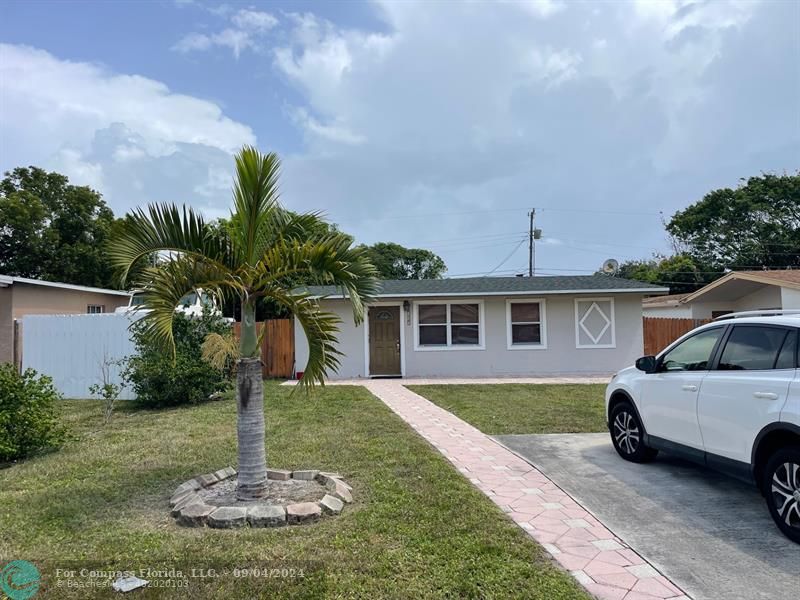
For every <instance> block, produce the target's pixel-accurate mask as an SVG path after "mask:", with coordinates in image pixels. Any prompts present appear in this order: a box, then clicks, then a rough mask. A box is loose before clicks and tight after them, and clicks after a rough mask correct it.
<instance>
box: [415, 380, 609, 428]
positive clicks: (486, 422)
mask: <svg viewBox="0 0 800 600" xmlns="http://www.w3.org/2000/svg"><path fill="white" fill-rule="evenodd" d="M605 387H606V386H605V385H602V384H526V383H503V384H495V385H489V384H466V385H411V386H408V389H410V390H412V391H414V392H416V393H417V394H419V395H420V396H424V397H425V398H427V399H428V400H430V401H431V402H435V403H436V404H438V405H439V406H441V407H442V408H444V409H447V410H449V411H450V412H452V413H454V414H455V415H457V416H458V417H460V418H462V419H464V420H465V421H466V422H468V423H470V424H472V425H474V426H475V427H477V428H478V429H480V430H481V431H482V432H484V433H487V434H489V435H504V434H510V433H586V432H592V431H607V430H608V429H607V427H606V423H605V414H604V404H603V394H604V390H605Z"/></svg>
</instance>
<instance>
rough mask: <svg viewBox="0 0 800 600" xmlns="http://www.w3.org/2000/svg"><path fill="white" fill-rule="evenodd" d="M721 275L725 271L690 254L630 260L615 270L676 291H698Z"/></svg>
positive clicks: (674, 292)
mask: <svg viewBox="0 0 800 600" xmlns="http://www.w3.org/2000/svg"><path fill="white" fill-rule="evenodd" d="M720 275H722V272H720V271H714V270H713V269H712V268H711V267H709V266H704V265H700V264H698V263H697V262H696V261H695V259H694V258H692V257H691V256H690V255H688V254H676V255H674V256H669V257H665V256H655V257H653V258H650V259H643V260H629V261H626V262H624V263H622V264H620V266H619V269H618V270H617V272H616V273H615V274H614V276H615V277H621V278H624V279H634V280H636V281H644V282H646V283H652V284H654V285H660V286H663V287H668V288H670V292H671V293H673V294H683V293H688V292H694V291H695V290H697V289H699V288H701V287H702V286H704V285H706V284H707V283H711V282H712V281H714V279H716V278H717V277H719V276H720Z"/></svg>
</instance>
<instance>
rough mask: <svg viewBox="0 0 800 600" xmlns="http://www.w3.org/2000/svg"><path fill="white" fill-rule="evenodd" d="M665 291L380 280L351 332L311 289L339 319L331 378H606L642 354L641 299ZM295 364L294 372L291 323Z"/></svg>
mask: <svg viewBox="0 0 800 600" xmlns="http://www.w3.org/2000/svg"><path fill="white" fill-rule="evenodd" d="M668 291H669V290H667V289H666V288H660V287H657V286H653V285H649V284H646V283H641V282H639V281H629V280H625V279H618V278H612V277H607V276H603V275H590V276H565V277H475V278H468V279H428V280H404V281H384V282H383V283H382V290H381V292H380V293H379V294H378V295H377V297H376V298H375V300H374V302H373V303H372V304H371V305H370V306H369V308H368V314H367V318H366V320H365V323H364V324H362V325H360V326H356V325H355V324H354V321H353V314H352V311H351V309H350V308H349V306H348V303H347V302H346V301H345V299H344V298H343V296H342V295H341V292H340V291H337V290H336V289H334V288H332V287H326V286H314V287H310V288H309V292H310V293H311V294H312V295H313V296H316V297H318V298H320V305H321V306H322V308H323V309H325V310H328V311H332V312H335V313H337V314H338V315H339V316H340V317H341V318H342V323H341V326H340V328H341V331H340V333H339V336H338V338H339V345H338V348H339V350H340V351H341V352H342V353H343V355H342V356H341V357H340V361H341V368H340V369H339V372H338V373H335V374H333V373H332V374H331V377H332V378H353V377H376V376H378V377H379V376H401V375H402V376H405V377H489V376H497V377H502V376H515V375H517V376H531V375H544V374H559V373H610V372H612V371H616V370H618V369H620V368H622V367H624V366H627V365H630V364H632V363H633V362H634V360H635V359H636V358H638V357H639V356H641V354H642V298H643V297H644V296H645V295H653V294H659V293H666V292H668ZM295 357H296V363H295V364H296V370H297V371H298V372H301V371H303V370H304V367H305V364H306V362H307V360H308V344H307V342H306V338H305V334H304V333H303V329H302V327H301V326H300V325H299V323H297V322H296V324H295Z"/></svg>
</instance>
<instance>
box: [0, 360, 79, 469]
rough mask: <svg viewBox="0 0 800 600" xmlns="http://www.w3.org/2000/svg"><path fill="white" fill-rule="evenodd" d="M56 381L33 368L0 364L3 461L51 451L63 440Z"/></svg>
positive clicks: (0, 457) (0, 452) (0, 422)
mask: <svg viewBox="0 0 800 600" xmlns="http://www.w3.org/2000/svg"><path fill="white" fill-rule="evenodd" d="M60 399H61V396H60V394H59V393H58V392H57V391H56V389H55V387H53V380H52V379H50V378H49V377H46V376H44V375H39V374H37V373H36V371H34V370H33V369H26V370H25V371H23V372H22V373H19V372H17V369H16V367H15V366H14V365H12V364H9V363H2V364H0V462H7V461H12V460H18V459H21V458H25V457H27V456H31V455H33V454H35V453H38V452H43V451H46V450H52V449H55V448H58V447H59V446H61V444H62V443H63V442H64V439H65V435H66V430H65V429H64V427H63V426H62V425H61V424H60V423H59V411H58V407H57V406H56V403H57V402H58V401H59V400H60Z"/></svg>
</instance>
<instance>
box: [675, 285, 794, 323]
mask: <svg viewBox="0 0 800 600" xmlns="http://www.w3.org/2000/svg"><path fill="white" fill-rule="evenodd" d="M782 291H787V290H786V288H781V287H779V286H776V285H765V286H763V287H762V288H760V289H758V290H756V291H755V292H752V293H750V294H747V295H746V296H742V297H741V298H739V299H738V300H731V301H728V302H719V301H708V302H702V301H699V300H698V301H695V302H692V303H690V305H689V306H691V310H692V318H693V319H710V318H711V312H712V311H718V310H730V311H734V312H739V311H747V310H767V309H772V308H789V307H787V306H784V305H783V300H782Z"/></svg>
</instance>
